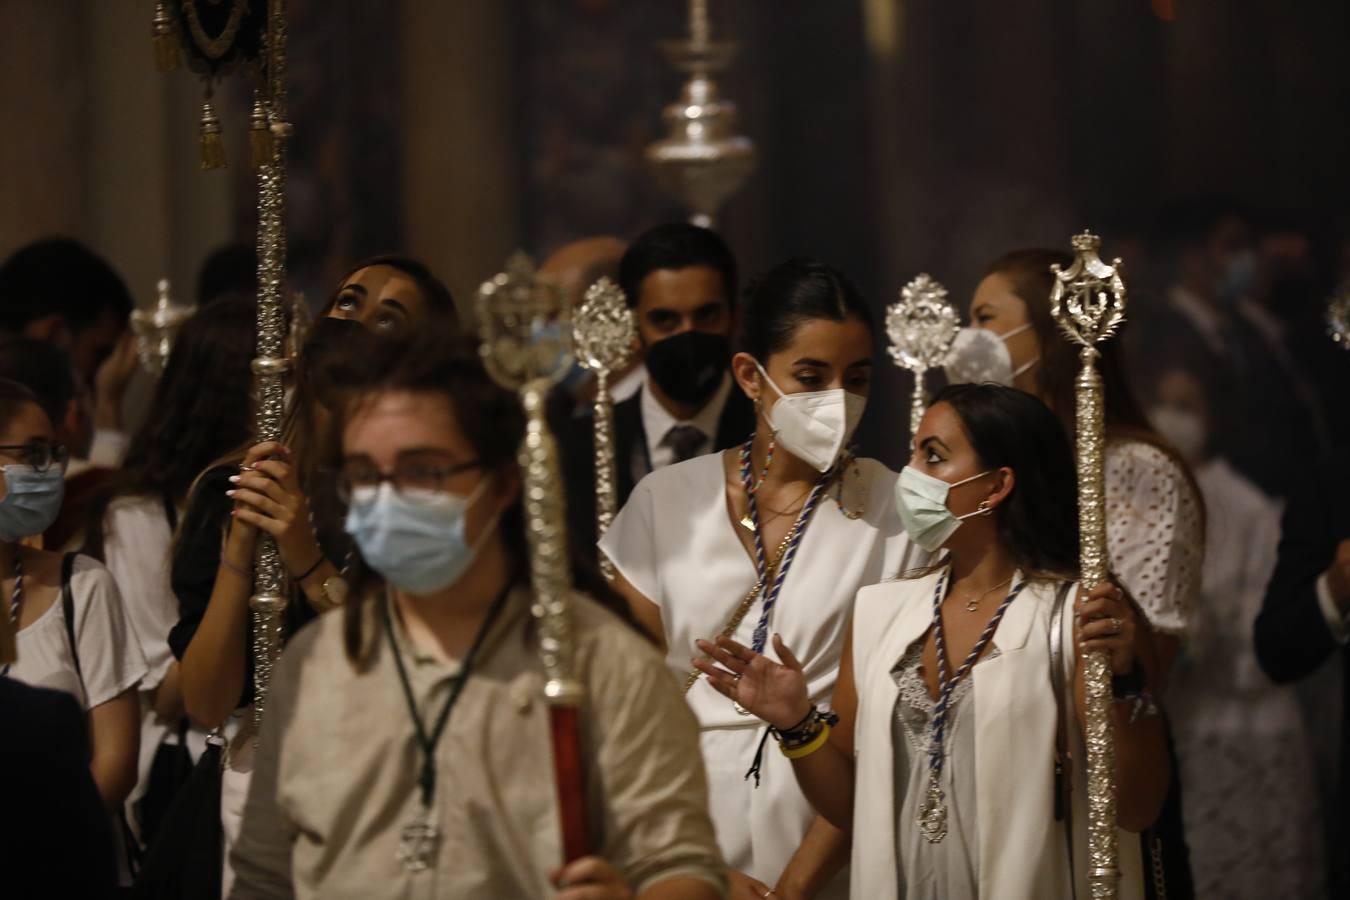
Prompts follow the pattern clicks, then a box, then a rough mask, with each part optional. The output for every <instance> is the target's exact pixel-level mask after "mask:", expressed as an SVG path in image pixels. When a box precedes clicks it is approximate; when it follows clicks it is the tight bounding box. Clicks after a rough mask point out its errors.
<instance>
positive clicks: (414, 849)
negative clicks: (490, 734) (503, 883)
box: [380, 586, 511, 872]
mask: <svg viewBox="0 0 1350 900" xmlns="http://www.w3.org/2000/svg"><path fill="white" fill-rule="evenodd" d="M510 590H511V588H510V586H508V587H507V588H506V589H504V590H503V591H502V592H501V593H500V594H499V595H497V599H496V600H494V601H492V606H491V608H490V609H488V613H487V616H486V618H484V619H483V624H482V625H480V626H478V634H477V635H475V636H474V639H473V644H472V645H471V646H470V647H469V653H468V655H467V656H465V657H464V665H463V667H462V668H461V669H460V672H459V675H458V676H456V677H455V679H454V683H453V684H451V685H450V693H449V695H448V696H447V697H446V698H445V705H444V706H442V707H441V711H440V714H439V715H438V716H437V717H436V724H435V725H434V726H433V727H432V729H431V732H430V733H428V732H427V727H426V723H424V722H423V721H422V716H421V714H420V713H419V712H418V711H417V700H416V698H414V696H413V689H412V682H411V681H409V679H408V671H407V669H406V668H405V666H404V664H403V654H401V653H400V652H399V649H398V642H397V641H396V640H395V639H394V621H393V618H392V617H391V616H390V614H389V607H390V605H391V603H392V600H390V599H386V600H385V602H384V603H382V604H380V607H381V610H382V611H383V613H384V633H385V635H386V636H387V637H388V638H389V649H390V652H392V653H393V655H394V663H395V665H396V666H397V667H398V678H399V682H400V683H401V684H402V686H403V699H404V701H405V702H406V703H407V706H408V715H409V716H410V717H411V718H412V721H413V730H414V732H415V735H416V738H417V746H418V749H419V750H421V756H422V767H421V769H420V771H419V773H418V776H417V787H418V789H419V791H420V794H421V798H420V799H421V801H422V812H421V815H419V816H418V817H417V818H416V819H414V820H413V821H411V822H409V823H408V824H407V825H405V826H403V830H402V831H401V832H399V841H398V854H397V859H398V862H399V864H400V865H402V866H403V869H404V871H407V872H424V871H426V870H427V869H429V868H431V866H432V865H433V864H434V863H435V861H436V851H437V849H438V848H439V846H440V840H441V829H440V826H439V825H438V824H437V819H436V809H435V804H434V802H433V801H434V800H435V797H436V745H437V743H439V742H440V739H441V735H442V734H443V733H444V732H445V726H446V724H447V723H448V722H449V721H450V711H451V710H453V709H454V708H455V703H456V701H458V700H459V695H460V693H462V692H463V690H464V686H465V685H466V684H468V682H469V676H470V674H471V673H472V672H473V667H474V663H475V662H476V661H477V659H478V651H479V650H480V649H482V646H483V641H484V639H485V638H486V637H487V633H488V631H489V630H490V629H491V628H492V623H493V622H494V621H495V620H496V618H497V616H498V614H499V613H500V612H501V611H502V607H503V606H505V605H506V598H507V596H508V594H509V593H510Z"/></svg>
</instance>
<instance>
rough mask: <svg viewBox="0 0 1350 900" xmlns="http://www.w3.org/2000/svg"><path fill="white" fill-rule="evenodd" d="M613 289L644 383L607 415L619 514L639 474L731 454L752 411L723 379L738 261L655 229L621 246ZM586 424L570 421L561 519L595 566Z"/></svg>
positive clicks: (710, 237)
mask: <svg viewBox="0 0 1350 900" xmlns="http://www.w3.org/2000/svg"><path fill="white" fill-rule="evenodd" d="M619 286H620V287H622V288H623V290H624V294H625V295H626V297H627V299H628V304H629V306H630V307H632V309H633V314H634V316H635V317H636V319H637V329H638V338H639V341H640V343H641V345H642V350H643V355H644V357H645V359H646V366H647V377H646V380H645V381H644V382H643V385H642V387H641V389H639V390H638V392H637V394H635V395H634V396H633V397H631V398H630V399H628V400H625V401H623V402H622V403H618V404H616V405H615V407H614V450H615V461H616V468H617V471H618V483H617V488H618V499H619V506H621V507H622V506H623V504H624V503H625V502H626V501H627V500H628V495H629V494H630V493H632V491H633V487H634V485H636V484H637V482H638V481H639V480H640V479H641V478H642V477H643V476H645V475H646V474H648V473H649V472H652V471H654V470H656V469H659V468H662V467H663V466H668V465H671V464H673V463H677V462H683V461H684V460H687V459H690V458H692V457H694V456H700V455H702V454H705V453H714V452H717V451H720V450H725V449H726V448H728V447H731V446H734V445H736V444H738V443H740V442H742V441H744V440H745V439H746V438H747V437H749V436H750V433H751V432H752V431H754V428H755V411H754V407H753V406H752V405H751V403H750V401H749V400H748V399H747V398H746V397H745V395H744V394H743V393H742V392H741V391H740V390H739V389H738V388H737V386H736V384H735V382H734V381H733V380H732V378H731V372H730V368H729V366H730V362H731V337H732V334H733V333H734V330H735V318H736V317H735V299H736V260H735V258H734V257H733V256H732V255H731V250H730V249H729V248H728V247H727V245H726V243H725V242H724V241H723V240H722V239H721V238H720V237H718V236H717V235H716V234H714V233H713V232H712V231H709V230H708V229H706V228H699V227H697V226H695V225H688V224H685V223H671V224H666V225H658V226H657V227H655V228H652V229H651V230H649V231H647V232H645V233H644V234H643V235H641V236H640V237H639V238H638V239H637V240H636V241H634V242H633V243H632V245H631V246H629V248H628V250H627V251H626V252H625V253H624V255H623V259H622V260H621V261H620V263H619ZM593 427H594V424H593V422H592V419H591V418H590V416H589V415H587V416H580V417H577V418H575V419H573V420H572V421H571V422H569V423H568V425H567V427H566V429H565V432H564V435H563V439H562V453H563V465H564V472H565V474H566V481H567V501H568V521H569V525H570V527H571V534H572V540H573V543H574V545H575V546H576V548H577V549H578V551H579V552H580V553H581V555H582V556H583V558H585V559H589V560H592V561H594V560H595V559H596V549H595V542H596V540H597V535H596V531H595V470H594V449H593V448H594V446H595V445H594V438H593Z"/></svg>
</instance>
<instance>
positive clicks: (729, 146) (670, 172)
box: [647, 0, 755, 228]
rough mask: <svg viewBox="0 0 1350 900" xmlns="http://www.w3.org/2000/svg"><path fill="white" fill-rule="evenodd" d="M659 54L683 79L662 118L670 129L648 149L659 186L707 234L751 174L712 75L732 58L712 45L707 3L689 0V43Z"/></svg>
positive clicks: (726, 46)
mask: <svg viewBox="0 0 1350 900" xmlns="http://www.w3.org/2000/svg"><path fill="white" fill-rule="evenodd" d="M660 46H661V50H662V52H664V53H665V54H666V56H667V58H669V60H670V62H671V65H673V66H674V67H675V68H676V69H677V70H678V71H680V72H683V73H684V74H686V75H688V76H689V77H688V80H686V81H685V83H684V87H683V88H682V89H681V91H680V98H679V99H678V100H676V101H675V102H674V103H672V104H670V105H669V106H667V107H666V108H665V110H664V111H663V112H662V114H661V117H662V118H663V119H664V120H665V122H666V125H667V127H668V128H669V129H670V131H669V133H668V134H667V136H666V137H665V139H663V140H660V141H656V142H654V143H653V144H651V145H650V146H649V147H648V148H647V162H648V164H649V165H650V166H651V167H652V171H653V172H654V173H655V174H656V179H657V181H658V183H660V185H661V186H662V187H663V188H664V189H665V190H666V192H667V193H669V194H670V195H671V196H673V197H675V198H676V199H678V200H679V201H680V202H681V203H683V204H684V206H685V207H686V208H687V209H688V210H689V211H690V217H689V220H690V221H691V222H693V223H694V224H695V225H701V226H703V227H704V228H712V227H713V224H714V220H715V219H716V217H717V211H718V210H719V209H721V208H722V204H723V203H725V202H726V200H727V198H728V197H730V196H731V195H732V194H734V193H736V191H738V190H739V189H740V187H741V185H742V184H744V183H745V180H746V179H747V178H749V177H750V173H751V172H752V171H754V168H755V147H754V145H753V144H752V143H750V139H749V138H747V137H743V136H741V135H738V134H736V105H735V104H734V103H732V102H731V101H729V100H724V99H722V98H721V97H720V96H719V94H718V90H717V82H716V81H714V80H713V75H715V74H718V73H720V72H723V71H725V70H726V69H727V67H728V66H730V65H731V61H732V59H734V58H735V56H736V45H735V44H734V43H732V42H730V41H714V40H712V25H711V22H710V20H709V18H708V0H689V39H688V40H685V41H667V42H663V43H662V44H661V45H660Z"/></svg>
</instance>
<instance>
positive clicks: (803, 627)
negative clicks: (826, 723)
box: [600, 453, 926, 728]
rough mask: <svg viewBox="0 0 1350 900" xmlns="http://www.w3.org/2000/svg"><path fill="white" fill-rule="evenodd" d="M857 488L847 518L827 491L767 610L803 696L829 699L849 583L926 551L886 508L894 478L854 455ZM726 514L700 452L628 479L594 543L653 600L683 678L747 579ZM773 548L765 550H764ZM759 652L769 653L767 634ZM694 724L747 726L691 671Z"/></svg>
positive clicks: (745, 635)
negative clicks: (798, 674) (625, 496)
mask: <svg viewBox="0 0 1350 900" xmlns="http://www.w3.org/2000/svg"><path fill="white" fill-rule="evenodd" d="M857 465H858V473H859V477H860V479H861V483H862V486H863V490H862V491H861V492H858V491H854V490H853V489H852V482H853V478H854V476H853V474H852V473H849V474H848V475H846V476H845V483H846V485H847V486H848V487H847V488H846V490H845V493H844V503H845V506H847V507H848V512H849V513H855V512H856V510H855V509H854V508H853V504H854V503H856V502H857V501H856V500H855V499H854V498H856V497H861V498H862V510H861V513H862V514H861V515H860V516H859V517H858V518H856V519H853V518H849V517H848V515H846V514H845V512H844V511H843V510H841V509H840V505H839V503H838V502H836V500H835V491H834V490H833V489H831V490H830V491H829V492H828V493H827V494H826V496H824V497H822V498H821V500H820V504H819V506H817V508H816V512H815V515H814V516H813V517H812V519H811V522H810V523H809V524H808V526H807V528H806V533H805V535H804V536H803V537H802V540H801V544H800V545H799V546H798V548H797V555H796V558H795V560H794V561H793V563H792V567H791V569H789V571H788V575H787V580H786V581H785V582H784V584H783V589H782V592H781V593H780V594H779V596H778V601H777V603H776V604H775V606H774V609H773V612H772V614H771V616H770V618H769V623H768V624H769V634H770V635H772V634H774V633H775V632H777V633H778V634H781V635H782V636H783V641H784V643H786V644H787V645H788V647H789V648H790V649H791V650H792V652H793V654H794V655H795V656H796V657H797V659H799V660H800V661H801V662H802V665H803V666H804V667H805V671H806V679H807V683H808V689H809V690H810V693H811V696H812V698H814V699H816V700H817V701H825V702H828V701H829V699H830V696H831V694H833V692H834V681H835V677H836V675H837V674H838V669H839V657H840V653H841V652H842V650H843V641H844V632H845V629H846V628H847V627H848V621H849V617H850V616H851V615H852V613H853V597H854V595H855V594H856V593H857V592H858V589H859V588H861V587H863V586H865V585H869V584H876V583H877V582H879V581H882V580H884V579H888V578H894V577H896V576H897V575H898V574H899V573H900V572H902V571H904V570H905V569H906V568H910V567H914V566H917V565H922V564H923V562H924V561H925V557H926V554H924V553H923V552H922V551H920V550H918V548H917V547H914V546H913V545H911V544H910V542H909V539H908V538H907V537H906V535H905V529H904V526H903V525H902V524H901V523H900V517H899V515H898V514H897V513H896V510H895V483H896V480H897V478H898V477H899V476H898V475H896V473H894V472H892V471H891V470H890V469H888V468H886V466H884V465H882V464H881V463H879V462H877V461H876V460H872V459H860V460H858V461H857ZM738 527H740V526H738V525H735V524H733V523H732V521H731V516H730V514H729V512H728V508H727V499H726V475H725V471H724V469H723V464H722V455H721V454H720V453H712V454H708V455H706V456H698V457H695V458H693V459H691V460H688V461H686V462H683V463H679V464H678V465H673V466H668V467H666V468H664V469H660V470H658V471H656V472H654V473H652V474H651V475H649V476H647V477H646V478H644V479H643V480H642V481H641V482H639V483H638V485H637V487H636V488H635V489H634V490H633V494H632V496H631V497H630V498H629V500H628V503H627V505H625V506H624V508H623V510H622V511H621V512H620V513H619V515H618V516H617V517H616V518H615V520H614V524H613V525H612V526H611V527H610V529H609V531H608V532H607V533H606V534H605V536H604V537H603V538H602V539H601V540H600V550H601V552H602V553H604V554H605V555H606V556H607V557H609V559H610V560H611V561H613V563H614V566H615V568H617V569H618V571H619V572H620V573H622V574H623V577H624V578H625V579H627V581H628V583H629V584H631V585H632V586H633V587H634V588H636V589H637V590H638V591H639V592H641V593H642V595H643V596H644V597H646V598H647V599H648V600H650V601H651V602H652V603H655V604H656V605H657V606H658V607H660V608H661V621H662V624H663V625H664V626H665V632H666V646H667V648H668V649H667V652H666V663H667V664H668V665H669V666H670V669H671V672H672V673H674V674H675V675H677V676H679V677H680V679H681V683H683V678H684V676H685V675H686V674H687V673H688V672H689V669H690V665H689V658H690V657H691V656H694V655H697V654H698V652H699V651H698V648H697V647H695V646H694V641H695V640H696V639H706V640H712V639H714V638H716V637H717V635H718V634H720V633H721V631H722V628H723V627H724V626H725V625H726V624H727V622H728V621H729V620H730V619H731V616H732V613H734V612H735V610H736V608H737V606H738V605H739V604H740V602H741V600H742V598H744V597H745V594H746V592H747V591H749V590H750V589H751V588H752V587H754V585H755V582H756V580H757V574H756V571H755V563H754V560H752V559H751V558H750V555H749V554H748V553H746V551H745V548H744V547H743V546H742V545H741V542H740V539H739V536H738V535H737V534H736V532H735V530H734V529H736V528H738ZM773 549H774V548H768V547H766V548H765V550H766V552H769V553H772V552H773ZM761 604H762V601H758V602H756V603H755V605H754V606H753V607H751V609H750V611H749V612H748V613H747V614H746V616H745V618H744V619H743V620H742V621H741V624H740V626H739V627H738V628H737V629H736V633H735V635H734V637H735V639H736V640H737V641H740V642H741V643H743V644H745V645H746V646H747V647H748V646H750V644H751V640H752V638H753V635H754V631H755V626H756V624H757V623H758V622H759V618H760V613H761V610H762V605H761ZM764 653H765V655H767V656H769V657H770V658H771V659H777V657H776V656H775V654H774V651H773V642H772V640H770V641H769V642H768V645H767V646H766V647H765V648H764ZM688 700H689V704H690V705H691V706H692V707H693V709H694V712H695V713H696V714H697V715H698V718H699V722H700V724H702V725H703V727H704V728H742V727H745V726H747V725H753V724H755V722H754V720H751V721H749V722H747V720H746V719H745V717H743V716H740V715H738V714H737V713H736V712H735V710H734V709H733V708H732V704H731V703H730V701H728V700H727V699H726V698H725V697H723V696H722V695H721V694H719V693H717V692H716V691H715V690H713V689H712V688H711V687H709V686H708V684H707V682H706V681H705V680H703V679H700V680H699V682H698V684H696V685H695V686H694V687H693V689H692V690H690V691H689V694H688Z"/></svg>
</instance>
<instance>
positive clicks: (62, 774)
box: [0, 677, 117, 900]
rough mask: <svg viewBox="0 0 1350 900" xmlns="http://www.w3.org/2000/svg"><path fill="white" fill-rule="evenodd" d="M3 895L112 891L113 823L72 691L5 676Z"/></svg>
mask: <svg viewBox="0 0 1350 900" xmlns="http://www.w3.org/2000/svg"><path fill="white" fill-rule="evenodd" d="M0 723H3V725H0V730H2V731H3V733H4V739H3V740H0V772H3V773H4V786H3V788H0V809H3V810H4V814H3V815H0V859H3V860H5V861H6V863H7V864H6V865H5V866H4V867H3V868H2V869H0V895H3V896H6V897H15V898H18V897H80V898H86V897H87V898H91V900H94V898H104V897H112V896H113V891H114V889H115V886H116V884H117V865H116V860H115V858H114V856H113V844H112V826H111V822H110V820H109V817H108V813H107V812H106V811H105V810H104V808H103V802H102V800H100V799H99V795H98V788H96V787H95V786H94V779H93V776H92V775H90V774H89V736H88V734H87V733H86V732H85V725H84V713H83V712H82V711H81V710H80V707H79V705H78V704H77V703H76V702H75V700H74V698H72V697H71V696H70V695H69V694H64V693H61V692H60V691H50V690H46V689H44V688H35V687H31V686H29V685H26V684H23V683H21V682H18V681H15V680H14V679H12V678H5V677H0Z"/></svg>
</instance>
